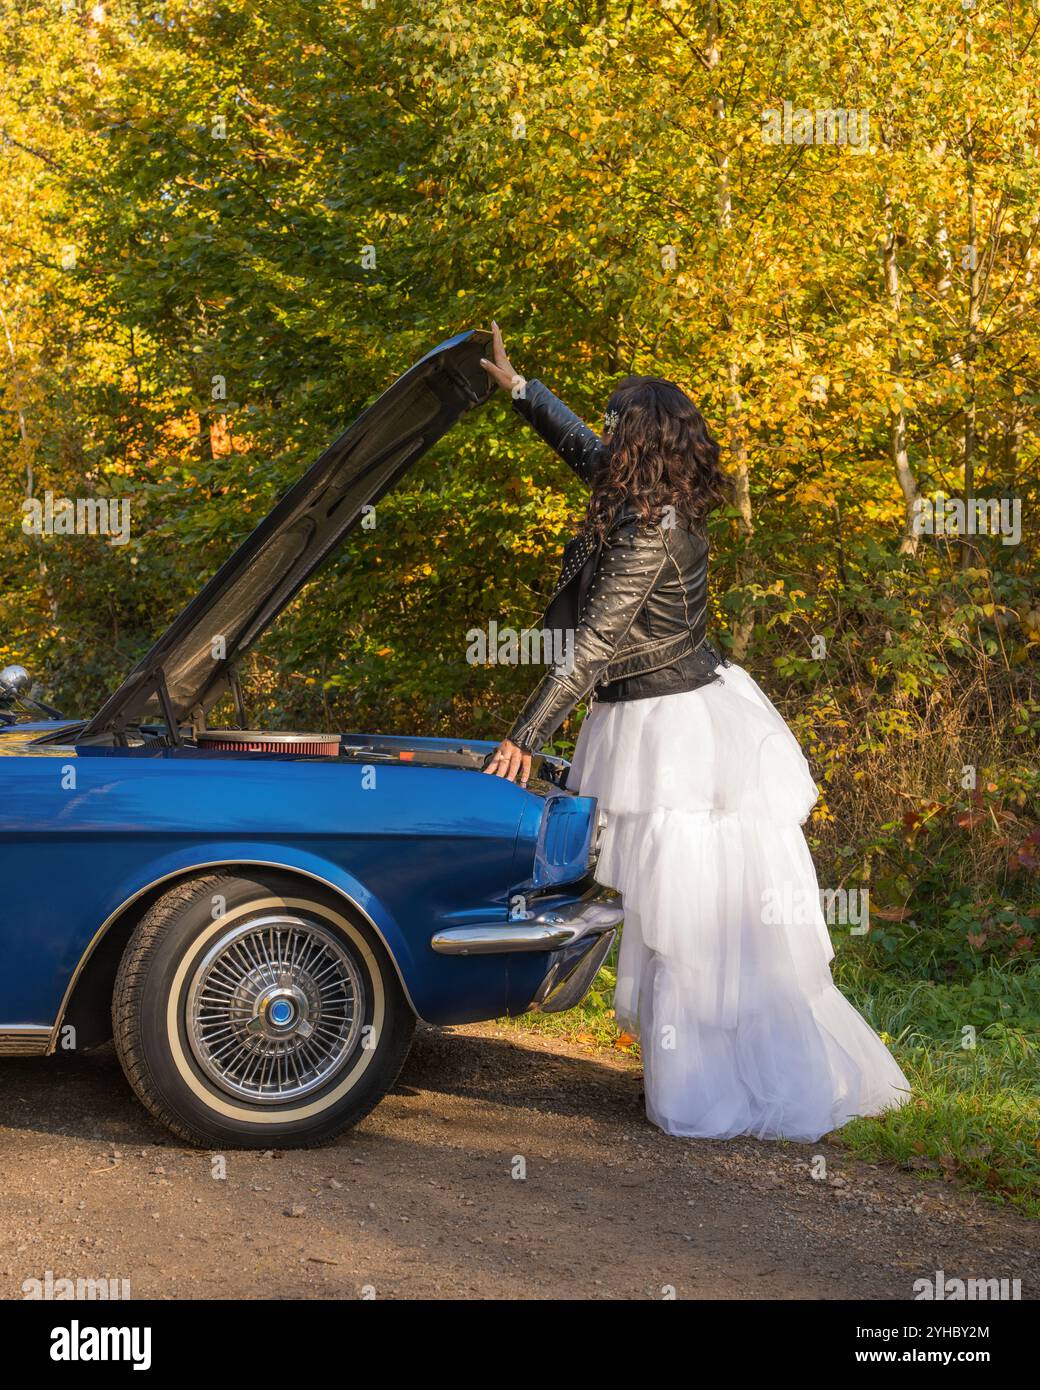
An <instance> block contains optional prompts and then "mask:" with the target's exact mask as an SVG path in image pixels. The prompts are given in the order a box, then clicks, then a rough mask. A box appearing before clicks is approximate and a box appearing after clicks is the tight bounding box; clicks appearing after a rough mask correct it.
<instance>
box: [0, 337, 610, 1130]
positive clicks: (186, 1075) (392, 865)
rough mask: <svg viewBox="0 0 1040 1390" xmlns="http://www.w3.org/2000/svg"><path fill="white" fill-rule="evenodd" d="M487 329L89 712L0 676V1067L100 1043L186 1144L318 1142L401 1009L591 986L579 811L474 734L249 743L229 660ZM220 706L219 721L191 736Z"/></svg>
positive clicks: (589, 892) (593, 954)
mask: <svg viewBox="0 0 1040 1390" xmlns="http://www.w3.org/2000/svg"><path fill="white" fill-rule="evenodd" d="M488 337H489V335H488V334H486V333H484V332H477V331H473V332H468V333H463V334H460V335H459V336H458V337H455V338H452V339H449V340H448V341H447V342H445V343H442V344H441V345H440V347H438V348H436V349H434V351H432V352H431V353H429V354H428V355H427V356H426V357H424V358H423V359H422V360H421V361H420V362H418V363H417V364H416V365H415V366H414V367H413V368H412V369H411V370H410V371H408V372H407V373H406V374H405V375H404V376H403V377H401V378H400V379H399V380H398V381H396V382H395V383H394V385H393V386H391V387H390V389H389V390H388V391H386V392H385V393H384V394H383V395H382V396H381V397H380V398H379V399H378V400H377V401H376V402H375V403H374V404H373V405H371V406H370V407H369V408H368V409H367V410H365V411H364V413H363V414H362V415H360V416H359V417H358V419H357V420H356V421H355V422H354V423H353V424H352V425H351V426H350V427H349V428H348V429H347V430H346V432H345V433H344V434H343V435H341V436H340V438H339V439H338V440H336V442H335V443H334V444H333V445H332V446H331V447H330V448H329V449H327V450H326V452H325V453H324V454H323V455H322V456H321V458H320V459H318V461H317V462H316V463H315V464H314V465H313V466H312V467H311V468H310V469H309V471H308V472H307V473H306V474H305V475H304V476H303V477H302V478H301V479H300V481H299V482H298V483H296V484H295V486H294V487H292V488H291V489H290V491H289V492H288V493H287V494H286V495H285V496H284V497H283V498H282V500H281V501H280V502H279V503H278V505H277V506H276V507H275V508H274V510H273V511H272V512H271V513H270V515H269V516H268V517H267V518H266V519H265V520H264V521H263V522H262V523H261V524H260V525H259V526H258V527H257V529H256V530H255V531H254V532H253V534H252V535H251V536H250V537H249V538H248V539H247V540H246V541H245V542H244V544H243V545H242V546H241V547H240V548H239V549H238V550H237V551H236V552H235V554H233V555H232V556H231V558H230V559H229V560H228V561H227V562H226V563H225V564H224V566H223V567H222V568H221V569H220V570H219V571H218V573H217V574H216V575H215V576H214V577H213V578H212V579H211V580H210V581H209V583H208V584H206V585H205V587H204V588H203V589H202V590H201V591H200V593H199V594H198V595H197V596H196V597H195V599H194V600H193V601H192V602H191V603H190V604H188V606H187V607H186V608H185V609H184V611H183V612H182V613H181V614H180V615H179V616H178V617H177V618H176V619H175V620H174V622H173V623H172V624H171V625H170V627H169V628H168V629H167V630H166V632H165V633H164V634H163V635H162V636H161V637H160V638H159V640H158V641H157V642H156V644H155V645H154V647H152V649H151V651H150V652H149V653H148V654H147V656H146V657H145V658H144V660H143V661H141V662H140V663H139V664H138V665H137V666H136V667H135V668H134V670H133V671H131V672H130V674H129V676H128V677H127V679H126V680H125V681H124V683H123V684H122V685H121V686H120V687H119V689H118V690H117V691H116V692H115V693H114V694H113V695H112V696H111V697H110V698H109V699H108V700H106V701H105V703H104V704H103V705H102V707H101V708H100V709H99V710H98V712H97V714H95V716H94V717H93V718H92V719H90V720H89V721H86V722H74V721H72V720H68V719H61V718H59V717H56V714H55V711H53V710H48V709H46V708H39V707H34V706H33V705H32V703H31V701H30V698H29V697H30V692H29V690H28V689H27V684H28V682H27V679H26V677H25V675H24V672H21V671H20V670H19V669H18V668H9V669H8V671H6V672H4V673H3V675H2V676H0V779H2V782H0V787H2V795H0V869H2V880H3V888H4V899H5V902H4V912H3V915H2V916H0V959H2V961H3V970H2V971H0V1053H7V1054H15V1055H20V1056H26V1055H29V1054H34V1053H40V1054H44V1053H53V1052H54V1051H55V1050H56V1049H60V1048H72V1047H76V1048H89V1047H91V1046H94V1045H96V1044H98V1043H99V1042H102V1041H105V1040H107V1039H108V1038H110V1037H114V1040H115V1046H116V1049H117V1051H118V1054H119V1057H120V1059H121V1061H122V1064H123V1067H124V1070H125V1072H126V1075H127V1077H128V1078H129V1081H130V1084H131V1085H132V1086H133V1088H134V1090H135V1091H136V1092H137V1095H138V1096H139V1097H140V1099H141V1100H142V1101H143V1103H144V1104H145V1105H146V1106H147V1107H148V1109H149V1110H150V1111H151V1112H152V1114H153V1115H155V1116H156V1117H157V1118H158V1119H160V1120H161V1121H162V1122H163V1123H164V1124H165V1125H167V1126H168V1127H169V1128H170V1129H171V1130H173V1131H174V1132H175V1133H176V1134H178V1135H180V1136H181V1137H182V1138H184V1139H187V1140H189V1141H190V1142H193V1143H197V1144H203V1145H208V1146H213V1145H216V1146H241V1147H264V1148H270V1147H276V1146H284V1147H290V1146H293V1145H299V1144H307V1143H314V1142H316V1141H320V1140H323V1139H327V1138H329V1137H331V1136H332V1135H334V1134H336V1133H338V1132H339V1131H340V1130H342V1129H344V1128H345V1127H347V1126H349V1125H351V1124H354V1123H355V1122H356V1121H358V1120H359V1119H360V1118H361V1117H362V1116H363V1115H365V1114H366V1113H367V1112H368V1111H369V1110H370V1109H371V1108H372V1106H374V1105H375V1104H376V1103H377V1102H378V1101H379V1100H380V1098H381V1097H382V1096H383V1095H384V1093H385V1092H386V1091H387V1089H388V1088H389V1087H390V1086H392V1085H393V1083H394V1081H395V1079H396V1077H397V1075H398V1073H399V1071H400V1069H401V1066H402V1064H403V1062H404V1059H405V1056H406V1054H407V1052H408V1047H409V1044H410V1041H411V1038H412V1034H413V1031H414V1028H415V1021H416V1019H417V1018H419V1019H423V1020H426V1021H427V1022H429V1023H433V1024H450V1023H464V1022H472V1021H476V1020H478V1019H488V1018H494V1017H498V1016H501V1015H504V1014H515V1013H520V1012H523V1011H524V1010H527V1009H542V1010H559V1009H566V1008H569V1007H571V1006H572V1005H574V1004H576V1003H578V1002H579V1001H580V1000H581V999H582V998H583V997H584V995H585V993H586V992H587V990H588V987H589V985H590V983H591V981H592V979H593V977H594V976H595V974H596V971H597V969H598V968H599V966H600V964H601V962H602V961H603V959H604V957H605V956H606V954H607V952H608V951H609V949H610V946H611V942H612V940H613V938H614V934H615V930H616V928H617V927H618V926H619V924H620V920H621V906H620V902H619V900H618V898H617V895H616V894H613V893H610V892H609V891H607V890H604V889H602V888H600V887H598V886H597V885H596V884H595V883H594V881H593V879H592V873H591V870H592V866H593V861H594V853H595V840H596V834H597V812H596V806H595V803H594V801H593V800H592V799H591V798H588V797H581V796H577V795H574V794H572V793H570V792H569V791H568V790H567V789H566V773H567V765H566V763H565V762H563V761H562V760H560V759H554V758H551V757H548V756H546V757H542V758H541V759H540V760H539V762H538V764H537V766H536V768H535V769H534V771H535V775H534V776H533V778H532V780H531V782H530V784H529V786H528V787H527V789H526V790H525V789H522V788H520V787H519V786H517V785H515V784H513V783H509V782H505V781H503V780H501V779H500V778H497V777H485V776H482V775H481V768H482V765H483V762H484V760H485V759H486V757H487V754H488V753H489V752H490V750H491V748H492V746H493V745H491V744H489V743H484V742H479V741H474V740H469V739H462V738H458V739H447V738H413V737H395V736H388V735H373V736H369V735H366V734H356V733H344V734H331V735H330V734H325V733H306V732H305V733H288V732H268V731H266V730H249V729H247V728H246V727H245V726H246V724H247V722H248V721H247V719H246V718H245V714H244V709H243V699H242V691H241V685H240V682H239V679H238V675H237V673H236V663H237V662H239V661H240V659H241V657H242V654H243V653H244V652H245V651H246V650H247V649H248V648H249V647H250V646H251V645H252V644H253V643H254V642H255V641H256V639H257V638H258V637H259V636H260V634H261V633H262V632H263V631H264V630H265V629H266V628H267V627H268V625H269V624H270V623H271V621H272V620H273V619H274V618H275V617H276V616H277V615H278V614H279V613H280V612H281V611H282V609H284V608H285V606H286V605H287V604H288V603H289V602H290V601H291V600H292V599H293V597H294V596H295V595H296V594H297V593H298V592H299V591H300V589H301V588H302V586H303V585H304V584H305V583H306V582H307V580H308V579H310V578H311V576H312V575H313V574H314V573H315V571H316V570H317V569H318V567H319V565H320V564H321V563H322V562H323V561H324V560H325V559H326V558H327V557H328V556H329V555H330V554H331V553H332V552H333V551H334V550H335V549H336V547H337V546H338V545H339V543H340V542H341V541H342V540H343V538H344V536H346V535H347V533H348V532H350V531H351V530H352V529H353V528H354V527H355V526H357V525H358V524H359V522H360V520H361V517H362V515H363V509H365V508H366V507H367V506H369V505H370V504H373V503H375V502H377V501H378V499H379V498H380V497H381V496H382V495H383V493H384V492H385V491H386V490H387V489H388V488H390V487H391V486H393V484H394V483H395V482H396V481H397V480H398V479H399V478H400V477H401V476H402V474H404V472H405V471H406V470H407V469H408V468H409V467H410V466H411V465H412V464H413V463H414V462H415V460H416V459H418V458H419V457H420V456H421V455H422V454H423V453H425V452H426V450H427V449H429V448H430V446H431V445H432V444H433V443H434V442H435V441H436V440H437V439H439V438H440V437H441V436H442V435H443V434H444V433H445V431H446V430H448V429H449V428H450V427H451V425H452V424H453V423H454V422H455V421H456V420H457V419H458V418H459V417H460V416H461V415H463V414H464V413H465V412H466V411H467V410H469V409H471V408H472V407H473V406H477V405H480V404H481V403H483V402H484V401H485V400H486V399H487V397H488V395H489V394H490V386H489V384H488V381H487V378H486V376H485V373H484V372H483V370H482V368H481V367H480V365H479V359H480V356H481V354H482V353H484V352H485V351H486V350H487V347H486V345H487V343H488ZM225 695H230V697H231V698H232V700H233V701H234V707H235V710H236V720H235V722H236V723H237V725H238V726H239V727H237V728H233V729H214V728H212V727H209V726H208V725H207V722H206V720H207V713H208V712H209V711H211V710H212V709H213V708H214V706H215V705H216V704H217V702H218V701H219V700H220V699H221V698H222V697H223V696H225Z"/></svg>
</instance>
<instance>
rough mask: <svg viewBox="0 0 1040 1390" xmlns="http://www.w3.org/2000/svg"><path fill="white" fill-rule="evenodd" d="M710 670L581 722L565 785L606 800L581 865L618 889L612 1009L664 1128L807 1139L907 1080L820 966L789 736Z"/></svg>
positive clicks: (758, 700)
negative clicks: (594, 849) (621, 908)
mask: <svg viewBox="0 0 1040 1390" xmlns="http://www.w3.org/2000/svg"><path fill="white" fill-rule="evenodd" d="M720 675H721V680H719V681H717V682H715V683H713V684H711V685H706V686H702V687H701V689H699V690H691V691H686V692H683V693H681V694H677V695H665V696H661V697H658V698H653V699H647V700H630V701H625V702H621V703H618V704H603V703H595V704H593V707H592V709H591V710H590V712H589V714H588V716H587V718H586V720H585V722H584V724H583V725H582V729H581V734H580V737H579V739H578V746H577V748H576V750H575V755H574V768H573V772H572V774H571V778H570V785H571V786H572V787H573V786H577V787H578V788H579V789H580V790H581V792H582V793H584V794H587V795H591V796H595V797H597V798H598V799H599V804H600V807H601V809H602V810H604V811H605V812H606V814H607V826H606V830H605V831H604V835H603V842H602V846H601V850H600V858H599V863H598V866H597V869H596V877H597V878H598V879H599V880H600V881H601V882H602V883H604V884H608V885H609V886H611V887H613V888H618V889H620V890H621V892H622V894H623V896H624V902H625V925H624V929H623V932H622V940H621V952H620V959H619V964H618V982H617V992H616V995H615V1009H616V1013H617V1019H618V1023H619V1025H620V1026H621V1027H622V1028H624V1029H625V1030H626V1031H627V1032H630V1033H633V1034H634V1035H635V1036H637V1037H638V1038H639V1040H640V1045H641V1052H642V1056H643V1069H644V1076H645V1090H646V1110H647V1115H648V1116H649V1118H650V1119H651V1120H652V1121H653V1122H654V1124H656V1125H658V1126H659V1127H660V1128H661V1129H663V1130H665V1131H666V1132H667V1133H669V1134H677V1135H688V1136H697V1137H705V1138H716V1139H725V1138H731V1137H732V1136H734V1135H737V1134H753V1135H757V1136H758V1137H759V1138H787V1139H800V1140H814V1139H818V1138H819V1137H820V1136H821V1135H822V1134H826V1133H827V1132H828V1131H829V1130H833V1129H837V1128H838V1127H839V1126H840V1125H843V1124H844V1123H845V1122H846V1121H847V1120H849V1119H851V1118H852V1117H853V1116H856V1115H874V1114H878V1113H879V1112H880V1111H882V1110H886V1109H888V1108H890V1107H892V1106H896V1105H900V1104H902V1103H903V1102H904V1101H905V1100H906V1099H907V1097H908V1094H909V1087H908V1084H907V1081H906V1078H905V1077H904V1076H903V1073H902V1072H901V1071H900V1069H899V1067H898V1065H897V1064H896V1062H895V1060H894V1059H893V1057H892V1056H891V1054H890V1053H889V1052H888V1049H887V1048H886V1047H885V1045H884V1043H883V1042H882V1041H881V1039H880V1038H879V1037H878V1036H877V1034H876V1033H875V1032H874V1031H873V1030H872V1029H871V1028H870V1026H869V1025H868V1024H867V1023H866V1022H865V1021H864V1019H863V1018H862V1017H861V1016H860V1015H859V1014H858V1013H857V1012H856V1010H855V1009H854V1008H853V1007H852V1005H851V1004H850V1003H849V1002H848V1000H847V999H845V997H844V996H843V995H842V994H841V993H840V992H839V991H838V990H837V989H836V988H835V986H834V984H833V982H832V980H831V973H830V965H829V962H830V960H831V958H832V956H833V954H834V953H833V949H832V946H831V942H830V937H829V935H828V932H827V926H826V923H825V921H824V918H823V913H822V910H821V908H820V902H819V889H818V887H817V882H816V871H815V869H814V867H813V862H812V859H811V858H810V855H809V849H808V846H807V845H806V843H805V837H804V835H803V834H802V831H801V824H802V822H803V821H804V820H805V818H806V816H808V814H809V812H810V811H811V810H812V807H813V805H814V804H815V802H816V798H817V795H818V792H817V788H816V786H815V784H814V782H813V779H812V777H811V775H810V773H809V768H808V765H807V763H806V761H805V758H804V756H803V755H802V751H801V749H800V748H799V746H798V742H797V740H796V739H795V737H794V735H793V734H792V733H791V731H790V730H789V729H788V727H787V725H786V724H785V723H784V721H783V719H782V718H781V716H780V715H779V714H778V712H777V711H776V710H775V709H774V707H773V706H772V704H770V702H769V700H768V699H767V698H766V696H765V695H764V694H763V693H762V691H761V690H760V689H759V687H758V686H757V685H756V683H755V682H754V681H753V680H752V678H751V677H750V676H749V675H748V674H747V672H746V671H743V670H742V669H741V668H740V667H738V666H727V667H725V668H720Z"/></svg>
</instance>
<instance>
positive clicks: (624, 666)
mask: <svg viewBox="0 0 1040 1390" xmlns="http://www.w3.org/2000/svg"><path fill="white" fill-rule="evenodd" d="M513 405H514V408H515V409H516V411H517V412H518V413H519V414H520V415H521V416H522V417H523V418H524V419H525V420H526V421H527V422H528V424H530V425H533V426H534V428H535V429H536V430H537V431H538V433H539V434H540V435H541V436H542V438H543V439H544V440H545V442H546V443H547V444H548V445H550V446H551V447H552V448H553V449H555V450H556V452H557V453H558V454H559V455H560V457H561V458H562V459H563V460H564V462H565V463H568V464H569V465H570V466H571V467H572V468H573V469H574V471H575V472H576V473H577V474H578V476H579V477H580V478H581V479H582V480H583V481H584V482H586V483H591V482H592V480H593V478H594V477H595V475H596V472H597V470H598V469H599V467H600V466H601V464H602V461H603V443H602V441H601V440H600V438H599V436H598V435H597V434H595V433H594V432H593V431H592V430H590V429H589V427H588V426H587V425H586V424H584V423H583V422H582V421H581V420H579V419H578V417H577V416H576V415H575V414H574V413H573V412H572V411H570V410H568V409H567V407H566V406H565V405H564V404H563V402H562V401H561V400H559V399H558V398H557V397H556V396H554V395H553V393H552V392H551V391H550V390H549V388H548V387H547V386H544V385H543V384H542V382H540V381H529V382H527V383H526V386H525V390H524V394H523V396H521V397H519V398H517V399H515V400H514V402H513ZM707 588H708V539H707V536H706V534H705V533H704V531H703V529H702V528H699V527H690V528H689V529H687V527H686V526H685V525H684V524H682V523H679V522H677V523H676V525H674V526H665V525H654V526H647V525H646V524H645V523H644V522H642V521H641V520H640V518H639V517H638V515H636V513H635V512H634V511H631V510H622V511H621V512H620V513H619V515H618V516H616V517H615V518H614V520H613V522H612V524H611V526H610V528H609V529H608V532H607V534H606V536H605V537H604V538H603V540H602V541H599V540H597V538H596V537H595V536H593V535H592V534H591V533H589V532H582V533H581V534H579V535H578V536H576V537H575V538H574V540H572V541H571V542H570V543H569V545H568V546H567V547H566V549H565V550H564V552H563V568H562V571H561V574H560V579H559V582H558V584H557V586H556V589H555V591H554V593H553V595H552V598H551V599H550V602H549V606H548V608H547V609H546V611H545V616H544V617H543V619H542V625H543V627H544V628H546V629H549V630H550V631H552V632H554V633H560V634H562V639H563V640H562V642H561V644H560V645H561V649H562V651H563V652H564V656H563V659H562V660H558V661H556V662H555V664H554V665H552V666H550V667H549V669H548V671H547V673H546V675H545V677H544V679H543V680H542V682H541V684H540V685H539V686H538V687H537V689H536V690H535V691H534V693H533V694H532V695H531V697H530V699H529V700H528V701H527V703H526V704H525V705H524V708H523V709H522V710H521V712H520V715H519V717H518V718H517V720H516V722H515V723H514V724H513V727H512V729H511V730H510V731H509V735H508V737H509V739H510V740H511V741H512V742H513V743H515V744H516V745H517V746H518V747H519V748H522V749H524V750H525V751H534V750H536V749H538V748H540V747H541V745H542V744H543V743H545V742H546V741H547V740H548V739H550V738H551V737H552V735H553V734H554V733H555V732H556V730H557V729H558V728H559V726H560V725H561V724H562V723H563V721H564V719H566V717H567V715H568V714H570V712H571V710H573V709H574V707H575V705H577V704H578V703H579V701H581V700H584V699H586V698H588V696H589V695H590V694H592V693H593V692H594V693H595V698H596V699H597V700H606V701H613V700H639V699H645V698H646V697H648V696H651V695H671V694H675V693H676V692H678V691H682V690H695V689H697V687H698V686H701V685H707V684H708V683H709V682H710V681H713V680H717V679H718V675H717V670H716V668H717V667H718V666H719V664H720V662H721V657H720V656H719V653H718V652H717V651H716V650H715V649H714V648H713V647H712V646H711V645H710V644H709V643H708V642H707V641H706V640H705V630H706V617H705V607H706V603H707Z"/></svg>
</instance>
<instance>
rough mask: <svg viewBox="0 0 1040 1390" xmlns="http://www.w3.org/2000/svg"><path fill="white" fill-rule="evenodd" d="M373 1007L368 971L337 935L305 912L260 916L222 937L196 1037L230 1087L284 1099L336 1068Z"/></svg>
mask: <svg viewBox="0 0 1040 1390" xmlns="http://www.w3.org/2000/svg"><path fill="white" fill-rule="evenodd" d="M364 1009H365V993H364V986H363V984H362V980H361V975H360V973H359V971H358V969H357V966H356V965H355V963H354V960H353V958H352V957H351V955H350V954H349V952H348V951H347V949H346V947H345V946H344V945H343V944H342V943H341V942H340V941H339V940H338V939H337V938H336V937H334V936H333V935H332V934H331V933H330V932H328V931H327V930H325V929H324V928H322V927H320V926H318V925H317V924H316V923H314V922H308V921H307V920H306V919H304V918H302V917H295V916H289V915H283V914H278V915H277V916H268V917H254V918H251V919H250V920H249V921H248V922H246V923H245V924H244V925H242V926H237V927H232V928H229V929H228V931H227V932H225V933H223V934H222V935H220V936H219V937H218V938H217V940H216V941H215V942H214V944H213V945H212V946H211V947H210V949H209V950H208V951H207V952H206V954H205V956H203V958H202V960H201V961H200V963H199V965H198V968H197V969H196V971H195V975H194V978H193V979H192V982H191V986H190V988H189V990H188V999H187V1019H186V1022H187V1031H188V1039H189V1041H190V1043H191V1048H192V1052H193V1053H194V1054H195V1059H196V1061H197V1062H198V1064H199V1066H200V1067H201V1068H202V1070H203V1072H204V1073H205V1074H206V1076H208V1077H209V1079H210V1080H211V1081H213V1082H214V1083H215V1084H216V1085H217V1086H219V1087H220V1088H221V1090H223V1091H227V1092H228V1093H229V1094H230V1095H233V1096H237V1097H239V1098H240V1099H245V1100H251V1101H253V1102H254V1103H255V1102H257V1101H262V1102H264V1103H265V1104H270V1103H272V1102H273V1103H276V1104H277V1103H278V1102H279V1101H290V1100H299V1099H300V1098H301V1097H303V1096H307V1095H310V1094H311V1093H312V1092H314V1091H317V1090H319V1089H320V1088H321V1087H322V1086H324V1085H325V1084H326V1082H328V1081H329V1080H330V1079H331V1078H332V1077H333V1076H335V1075H336V1073H337V1072H338V1071H339V1070H340V1069H341V1067H343V1065H344V1064H345V1063H346V1061H347V1059H348V1057H349V1056H350V1054H351V1052H352V1051H353V1049H354V1045H355V1043H356V1041H357V1037H358V1033H359V1032H360V1029H361V1024H362V1020H363V1017H364Z"/></svg>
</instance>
